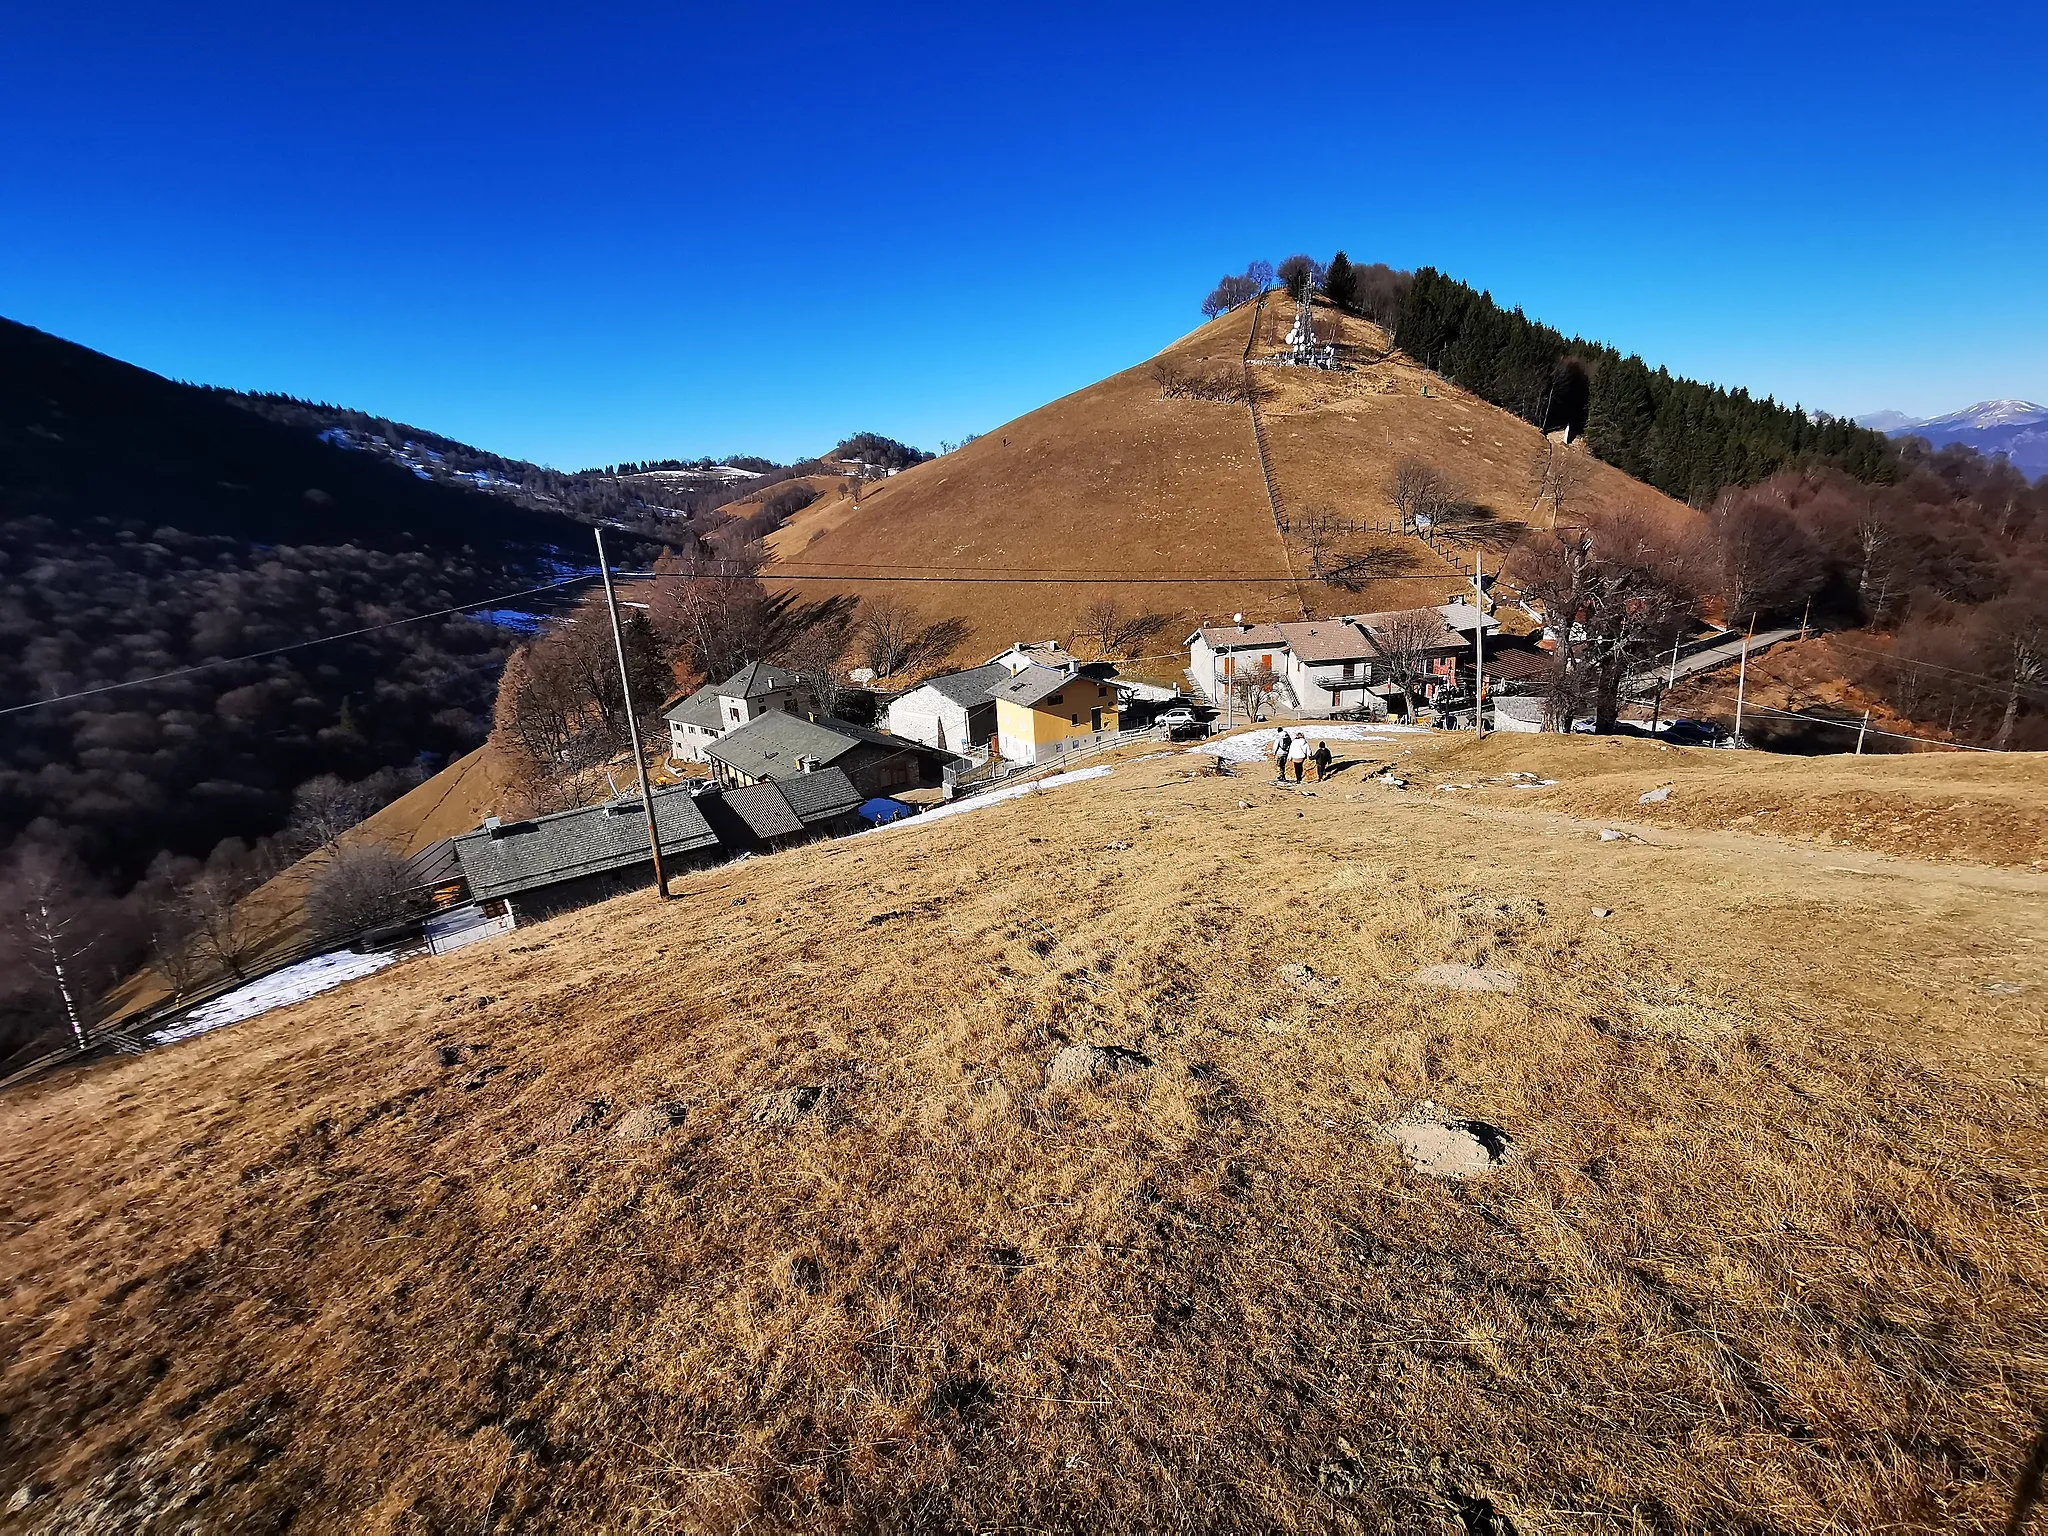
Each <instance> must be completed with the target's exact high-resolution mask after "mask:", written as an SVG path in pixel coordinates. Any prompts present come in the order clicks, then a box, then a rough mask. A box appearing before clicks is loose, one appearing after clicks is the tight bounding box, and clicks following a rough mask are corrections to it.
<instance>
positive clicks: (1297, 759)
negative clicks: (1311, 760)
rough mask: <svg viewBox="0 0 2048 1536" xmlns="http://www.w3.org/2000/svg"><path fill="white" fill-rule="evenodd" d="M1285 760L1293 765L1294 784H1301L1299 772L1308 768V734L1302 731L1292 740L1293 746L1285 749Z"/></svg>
mask: <svg viewBox="0 0 2048 1536" xmlns="http://www.w3.org/2000/svg"><path fill="white" fill-rule="evenodd" d="M1287 760H1288V761H1289V762H1290V763H1292V764H1294V782H1295V783H1297V784H1299V783H1300V782H1301V771H1302V769H1304V768H1306V767H1307V766H1308V732H1307V731H1303V732H1302V733H1301V734H1300V735H1299V736H1297V737H1295V738H1294V744H1293V745H1292V746H1290V747H1289V748H1288V749H1287Z"/></svg>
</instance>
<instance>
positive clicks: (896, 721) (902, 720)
mask: <svg viewBox="0 0 2048 1536" xmlns="http://www.w3.org/2000/svg"><path fill="white" fill-rule="evenodd" d="M1010 676H1011V672H1010V669H1009V667H1007V666H1005V665H1004V664H1003V663H1002V662H1000V661H991V662H986V663H984V664H983V665H981V666H978V667H969V668H968V669H967V670H966V671H965V672H948V673H946V674H945V675H944V676H942V677H931V678H926V679H925V681H923V682H922V683H919V684H918V685H917V686H916V687H915V688H913V689H911V690H910V691H909V692H908V693H905V694H901V695H899V696H898V697H897V698H896V699H895V700H894V701H893V702H891V704H890V705H889V708H888V711H887V713H886V714H885V715H884V716H883V719H884V721H885V723H886V724H887V725H888V727H889V734H890V735H892V736H897V737H901V738H902V739H904V740H906V741H921V742H923V743H924V744H925V745H926V746H928V747H943V748H945V749H946V750H948V751H951V752H967V751H971V750H973V749H974V748H977V747H986V746H988V745H989V744H990V742H992V741H993V740H994V739H995V734H996V700H995V690H996V689H997V688H999V687H1000V686H1002V685H1003V684H1004V683H1007V682H1008V681H1009V680H1010Z"/></svg>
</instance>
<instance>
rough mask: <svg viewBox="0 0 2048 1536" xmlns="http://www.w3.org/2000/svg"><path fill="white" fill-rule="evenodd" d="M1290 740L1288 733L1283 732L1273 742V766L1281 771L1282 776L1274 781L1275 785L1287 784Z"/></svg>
mask: <svg viewBox="0 0 2048 1536" xmlns="http://www.w3.org/2000/svg"><path fill="white" fill-rule="evenodd" d="M1288 739H1289V738H1288V735H1287V733H1286V732H1285V731H1282V732H1281V733H1280V734H1279V736H1277V737H1276V738H1275V739H1274V741H1273V766H1274V768H1276V769H1277V770H1278V771H1279V774H1280V776H1279V777H1278V778H1277V779H1275V780H1274V781H1273V782H1274V783H1275V784H1285V783H1286V782H1287V750H1288V747H1287V743H1288Z"/></svg>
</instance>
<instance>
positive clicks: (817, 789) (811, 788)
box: [777, 768, 860, 826]
mask: <svg viewBox="0 0 2048 1536" xmlns="http://www.w3.org/2000/svg"><path fill="white" fill-rule="evenodd" d="M777 787H778V788H780V789H781V791H782V798H783V799H784V800H785V801H787V802H788V804H789V808H790V809H791V810H792V811H794V812H795V813H796V816H797V819H798V820H799V821H801V822H802V823H803V824H804V825H805V826H809V825H811V824H812V823H813V822H818V821H828V820H830V819H831V818H832V817H834V816H844V815H845V814H846V813H847V812H848V811H850V810H852V809H853V808H854V807H855V806H857V805H859V804H860V791H859V790H857V789H855V788H854V787H853V780H851V779H849V778H848V777H847V776H846V774H845V773H844V772H843V771H842V770H840V769H838V768H820V769H819V770H818V771H817V772H816V773H806V774H800V775H798V776H797V777H796V778H793V779H784V780H783V781H782V782H781V784H780V785H778V786H777Z"/></svg>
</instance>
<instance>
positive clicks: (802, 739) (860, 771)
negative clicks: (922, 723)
mask: <svg viewBox="0 0 2048 1536" xmlns="http://www.w3.org/2000/svg"><path fill="white" fill-rule="evenodd" d="M704 760H705V761H706V762H708V763H709V764H710V765H711V774H712V777H713V778H715V779H716V780H717V781H718V782H719V784H720V785H722V786H733V785H745V784H758V783H762V782H764V781H770V780H772V781H776V782H782V781H786V780H789V779H794V778H796V777H798V776H799V775H801V774H805V773H813V772H815V771H817V770H818V769H820V768H829V767H837V768H839V769H841V770H842V771H843V772H844V773H845V774H846V776H847V778H849V779H850V780H852V781H853V785H854V787H855V788H856V789H858V790H859V791H860V792H861V795H862V797H863V798H868V797H871V796H875V795H894V794H899V793H901V792H902V791H904V790H913V789H920V788H927V787H932V786H936V785H937V784H939V783H940V782H941V781H942V779H943V777H944V773H945V769H946V767H947V765H948V764H951V763H954V762H956V761H957V759H956V758H954V757H953V755H952V754H951V753H949V752H943V751H940V750H938V749H937V748H934V747H928V746H926V745H924V744H923V743H922V742H917V741H907V740H905V739H903V738H902V737H898V736H885V735H884V734H882V733H881V732H880V731H871V730H868V729H867V728H866V727H864V726H858V725H854V724H851V723H850V722H848V721H845V720H836V719H827V720H811V719H806V718H804V717H803V716H800V715H784V714H765V715H760V716H757V717H756V718H755V719H753V720H751V721H749V722H748V723H747V724H745V725H743V726H740V727H739V728H738V729H737V730H733V731H729V732H727V733H726V734H725V735H723V736H721V737H719V738H718V739H717V740H716V741H713V742H711V743H709V744H708V745H707V746H706V747H705V748H704Z"/></svg>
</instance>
